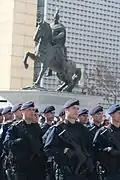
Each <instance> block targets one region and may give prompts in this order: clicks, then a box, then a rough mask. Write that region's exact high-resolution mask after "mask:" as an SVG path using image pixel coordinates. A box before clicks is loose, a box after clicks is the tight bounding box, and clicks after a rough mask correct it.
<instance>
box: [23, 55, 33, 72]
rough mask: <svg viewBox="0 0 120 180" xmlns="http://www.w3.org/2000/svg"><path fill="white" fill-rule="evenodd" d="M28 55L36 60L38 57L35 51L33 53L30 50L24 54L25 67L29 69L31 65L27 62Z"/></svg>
mask: <svg viewBox="0 0 120 180" xmlns="http://www.w3.org/2000/svg"><path fill="white" fill-rule="evenodd" d="M28 57H30V58H31V59H32V60H35V59H36V56H35V54H34V53H31V52H29V51H28V52H26V53H25V55H24V58H23V63H24V67H25V69H27V68H28V66H29V65H28V63H27V59H28Z"/></svg>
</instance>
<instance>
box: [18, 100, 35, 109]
mask: <svg viewBox="0 0 120 180" xmlns="http://www.w3.org/2000/svg"><path fill="white" fill-rule="evenodd" d="M30 107H34V102H33V101H28V102H25V103H23V104H22V106H21V110H24V109H27V108H30Z"/></svg>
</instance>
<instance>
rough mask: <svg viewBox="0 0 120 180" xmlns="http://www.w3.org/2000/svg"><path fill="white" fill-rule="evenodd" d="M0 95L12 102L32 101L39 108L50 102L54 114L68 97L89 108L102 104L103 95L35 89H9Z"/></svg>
mask: <svg viewBox="0 0 120 180" xmlns="http://www.w3.org/2000/svg"><path fill="white" fill-rule="evenodd" d="M0 96H3V97H4V98H6V99H7V100H9V101H10V102H11V103H12V104H15V103H20V102H25V101H34V102H35V105H36V107H38V108H39V109H41V108H42V107H43V106H44V105H49V104H52V105H54V106H55V107H56V114H57V113H58V112H59V110H60V109H61V108H62V106H63V104H64V103H65V102H66V101H68V100H69V99H79V100H80V108H90V107H91V106H94V105H96V104H98V103H100V104H103V97H100V96H86V95H80V94H73V93H65V92H53V91H37V90H14V91H13V90H10V91H0Z"/></svg>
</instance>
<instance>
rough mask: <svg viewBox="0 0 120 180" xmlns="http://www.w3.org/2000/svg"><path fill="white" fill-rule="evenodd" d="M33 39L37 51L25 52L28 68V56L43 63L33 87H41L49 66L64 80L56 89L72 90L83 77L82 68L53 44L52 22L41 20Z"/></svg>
mask: <svg viewBox="0 0 120 180" xmlns="http://www.w3.org/2000/svg"><path fill="white" fill-rule="evenodd" d="M33 39H34V41H35V42H36V47H35V52H34V53H31V52H27V53H25V56H24V59H23V62H24V67H25V68H26V69H27V68H28V63H27V59H28V57H30V58H31V59H32V60H37V61H39V62H40V63H41V70H40V72H39V76H38V78H37V80H36V82H34V84H33V87H40V85H41V79H42V77H43V75H44V73H45V71H46V70H47V68H48V67H49V68H50V69H51V70H52V71H55V72H56V75H57V77H58V78H59V79H60V80H61V81H62V82H63V84H62V85H61V86H60V87H59V88H57V89H56V90H57V91H63V90H64V91H67V92H72V90H73V88H74V86H75V85H76V84H77V83H78V81H79V80H80V78H81V69H80V68H76V64H75V62H74V61H71V60H67V59H66V57H65V56H64V55H63V54H62V53H61V49H60V47H58V46H57V47H56V46H54V45H52V29H51V27H50V24H49V23H47V22H45V21H41V22H40V23H39V24H38V26H37V29H36V32H35V35H34V38H33Z"/></svg>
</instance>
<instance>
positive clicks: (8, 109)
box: [1, 106, 12, 115]
mask: <svg viewBox="0 0 120 180" xmlns="http://www.w3.org/2000/svg"><path fill="white" fill-rule="evenodd" d="M11 109H12V107H11V106H8V107H5V108H4V109H3V110H2V113H1V114H2V115H4V114H7V113H9V112H11Z"/></svg>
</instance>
